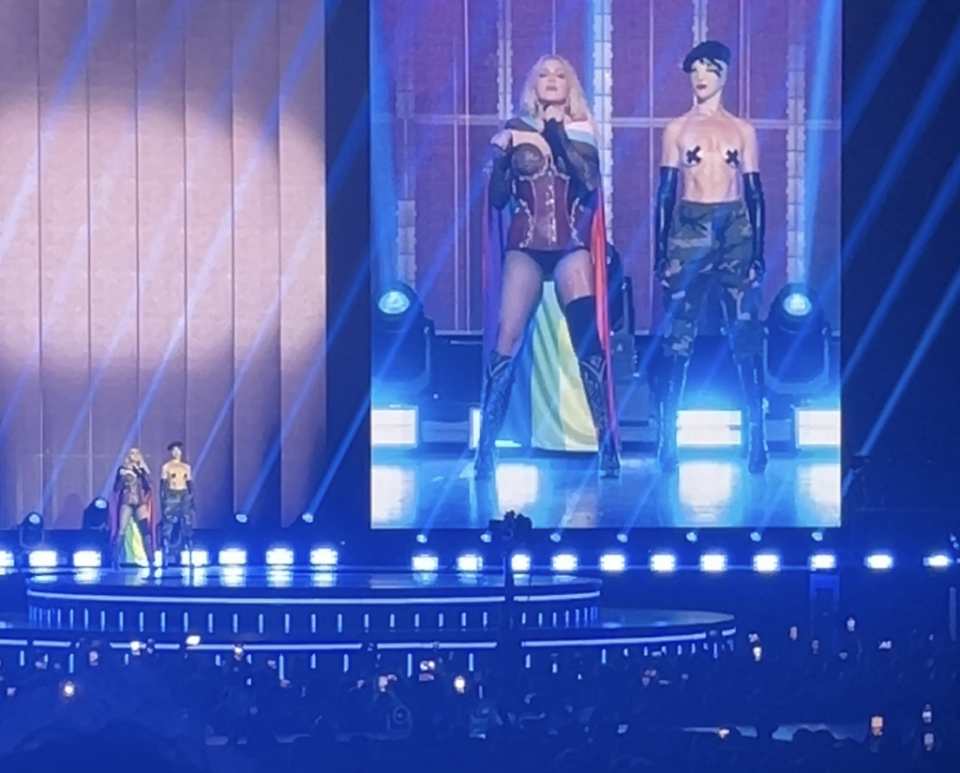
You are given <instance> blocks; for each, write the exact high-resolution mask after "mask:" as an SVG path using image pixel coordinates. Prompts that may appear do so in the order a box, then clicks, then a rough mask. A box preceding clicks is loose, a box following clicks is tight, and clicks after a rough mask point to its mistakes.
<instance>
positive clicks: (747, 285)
mask: <svg viewBox="0 0 960 773" xmlns="http://www.w3.org/2000/svg"><path fill="white" fill-rule="evenodd" d="M729 68H730V49H729V48H727V46H725V45H724V44H722V43H718V42H716V41H706V42H704V43H701V44H700V45H698V46H696V47H695V48H694V49H693V50H692V51H691V52H690V53H689V54H687V57H686V59H685V60H684V62H683V70H684V72H687V73H689V74H690V82H691V85H692V87H693V97H694V105H693V108H692V109H691V110H690V111H689V112H688V113H685V114H684V115H682V116H680V117H679V118H676V119H674V120H672V121H670V123H669V124H667V127H666V129H665V130H664V134H663V156H662V161H661V168H660V186H659V190H658V193H657V203H656V273H657V278H658V280H659V281H660V283H661V285H662V286H663V288H664V295H665V301H666V304H667V311H668V317H669V320H668V321H669V330H668V332H667V334H666V335H665V338H664V347H663V348H664V354H665V355H666V358H667V360H668V363H669V373H668V377H667V381H666V387H665V390H664V394H663V395H662V402H661V412H660V450H659V456H660V464H661V466H662V468H663V469H664V470H667V471H669V470H673V469H675V468H676V466H677V440H676V439H677V410H678V407H679V402H680V397H681V394H682V393H683V387H684V382H685V379H686V374H687V364H688V362H689V359H690V355H691V353H692V351H693V346H694V340H695V338H696V335H697V321H698V320H699V318H700V311H701V307H702V305H703V302H704V300H705V299H706V298H707V297H708V295H709V290H710V287H711V284H712V283H714V282H718V283H719V284H720V287H721V289H722V293H721V295H722V298H723V312H724V321H725V327H726V332H727V335H728V336H729V338H730V343H731V347H732V349H733V356H734V359H735V361H736V364H737V369H738V371H739V374H740V380H741V383H742V387H743V398H744V403H745V405H744V407H745V409H746V411H745V416H746V418H747V421H748V423H749V433H748V438H749V444H748V456H749V469H750V471H751V472H755V473H759V472H763V470H764V469H766V465H767V445H766V440H765V438H764V428H763V398H764V395H763V340H764V331H763V324H762V323H761V321H760V317H759V314H760V303H761V293H762V290H761V284H762V281H763V275H764V271H765V263H764V255H763V237H764V227H765V223H764V220H765V215H764V200H763V187H762V186H761V184H760V161H759V151H758V147H757V134H756V131H755V129H754V128H753V126H751V125H750V123H749V122H747V121H745V120H744V119H742V118H738V117H737V116H735V115H732V114H731V113H729V112H727V110H726V109H724V107H723V87H724V84H726V82H727V76H728V72H729ZM680 182H682V186H683V195H682V198H681V200H680V202H679V204H677V187H678V183H680Z"/></svg>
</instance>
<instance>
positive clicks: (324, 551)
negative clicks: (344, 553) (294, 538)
mask: <svg viewBox="0 0 960 773" xmlns="http://www.w3.org/2000/svg"><path fill="white" fill-rule="evenodd" d="M339 559H340V555H339V553H337V551H336V550H335V549H334V548H314V549H313V550H311V551H310V565H311V566H319V567H322V568H325V569H330V568H332V567H335V566H336V565H337V561H338V560H339Z"/></svg>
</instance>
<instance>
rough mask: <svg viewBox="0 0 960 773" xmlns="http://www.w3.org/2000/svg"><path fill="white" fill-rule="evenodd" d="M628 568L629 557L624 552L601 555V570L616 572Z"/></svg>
mask: <svg viewBox="0 0 960 773" xmlns="http://www.w3.org/2000/svg"><path fill="white" fill-rule="evenodd" d="M626 569H627V557H626V556H625V555H624V554H623V553H604V554H603V555H602V556H600V571H601V572H608V573H610V574H614V573H617V572H625V571H626Z"/></svg>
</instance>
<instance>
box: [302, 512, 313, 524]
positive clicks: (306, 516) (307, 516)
mask: <svg viewBox="0 0 960 773" xmlns="http://www.w3.org/2000/svg"><path fill="white" fill-rule="evenodd" d="M300 520H301V521H303V522H304V523H307V524H309V523H313V513H303V514H302V515H301V516H300Z"/></svg>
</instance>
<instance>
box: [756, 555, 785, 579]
mask: <svg viewBox="0 0 960 773" xmlns="http://www.w3.org/2000/svg"><path fill="white" fill-rule="evenodd" d="M753 570H754V571H755V572H759V573H760V574H773V573H774V572H779V571H780V556H778V555H776V554H775V553H757V555H755V556H754V557H753Z"/></svg>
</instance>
